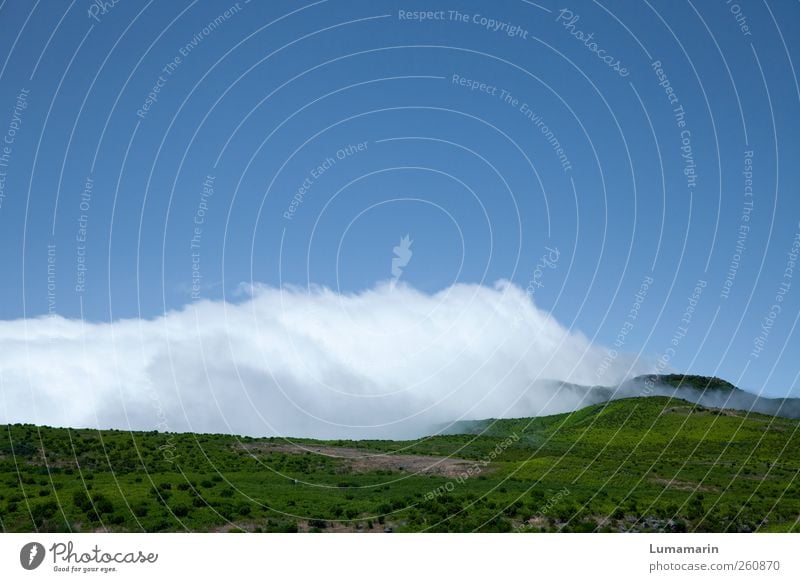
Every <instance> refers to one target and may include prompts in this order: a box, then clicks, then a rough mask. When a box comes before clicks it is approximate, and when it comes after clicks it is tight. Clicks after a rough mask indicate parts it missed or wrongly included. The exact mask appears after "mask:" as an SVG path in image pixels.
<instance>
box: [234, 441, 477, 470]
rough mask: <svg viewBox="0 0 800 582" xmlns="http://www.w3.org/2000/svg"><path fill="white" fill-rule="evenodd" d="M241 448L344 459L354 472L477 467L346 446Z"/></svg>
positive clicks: (256, 445) (257, 445) (453, 460)
mask: <svg viewBox="0 0 800 582" xmlns="http://www.w3.org/2000/svg"><path fill="white" fill-rule="evenodd" d="M240 446H241V447H242V448H243V449H244V450H246V451H247V452H249V453H252V454H257V453H260V454H267V453H273V452H274V453H285V454H290V455H302V454H305V453H310V454H313V455H323V456H326V457H330V458H333V459H339V460H341V461H342V462H344V463H345V464H346V465H347V466H348V467H349V469H350V470H351V471H353V472H356V473H367V472H369V471H378V470H383V471H401V472H404V473H413V474H417V475H438V476H442V477H457V476H459V475H461V473H464V472H465V471H467V469H469V468H470V467H473V466H474V465H475V461H468V460H466V459H457V458H453V457H434V456H430V455H398V454H391V453H374V452H368V451H361V450H358V449H351V448H346V447H327V446H302V445H292V444H288V443H242V444H241V445H240Z"/></svg>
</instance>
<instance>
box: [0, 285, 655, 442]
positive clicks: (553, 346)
mask: <svg viewBox="0 0 800 582" xmlns="http://www.w3.org/2000/svg"><path fill="white" fill-rule="evenodd" d="M605 355H606V351H605V350H604V349H603V348H601V347H597V346H593V345H592V344H591V343H590V342H589V341H588V339H587V338H586V337H585V336H584V335H582V334H581V333H580V332H577V331H573V330H569V329H566V328H565V327H564V326H562V325H561V324H560V323H559V322H557V321H556V320H555V319H554V318H553V317H552V316H551V315H550V314H549V313H547V312H545V311H543V310H541V309H538V308H537V307H536V306H535V305H534V303H533V301H532V300H531V297H530V296H529V295H527V294H526V293H525V292H524V291H523V290H522V289H520V288H519V287H518V286H516V285H513V284H511V283H509V282H506V281H501V282H498V283H497V284H495V285H494V286H491V287H490V286H482V285H469V284H456V285H453V286H451V287H448V288H446V289H444V290H442V291H440V292H437V293H433V294H428V293H424V292H421V291H419V290H416V289H414V288H411V287H408V286H404V285H393V284H381V285H378V286H376V287H375V288H373V289H370V290H367V291H364V292H361V293H357V294H341V293H337V292H334V291H332V290H330V289H326V288H314V289H310V290H309V289H305V288H303V289H300V288H281V289H278V288H274V287H267V286H256V287H252V288H250V290H249V292H248V295H247V297H246V298H245V299H244V300H242V301H238V302H236V303H232V302H226V301H210V300H203V301H198V302H194V303H192V304H190V305H187V306H186V307H184V308H182V309H180V310H177V311H173V312H169V313H167V314H166V315H164V316H162V317H158V318H155V319H128V320H120V321H115V322H112V323H90V322H84V321H81V320H74V319H67V318H64V317H60V316H53V317H42V318H36V319H27V320H13V321H3V322H0V422H3V423H17V422H25V423H35V424H43V425H49V426H70V427H99V428H119V429H131V430H160V431H176V432H183V431H197V432H215V433H234V434H246V435H254V436H255V435H270V436H272V435H282V436H306V437H317V438H409V437H415V436H420V435H424V434H429V433H430V432H431V431H433V430H435V429H436V430H438V427H441V426H442V425H447V424H448V423H452V422H456V421H458V420H462V419H476V418H487V417H510V416H531V415H541V414H551V413H556V412H563V411H566V410H571V409H574V408H575V407H579V406H580V405H581V404H582V403H583V402H584V401H585V398H582V397H580V396H576V395H575V394H573V393H570V392H568V391H564V390H560V389H559V387H558V384H556V383H553V382H549V381H548V380H553V379H556V380H562V381H567V382H574V383H581V384H593V383H595V382H596V379H597V370H599V369H601V367H604V365H603V362H602V360H603V357H604V356H605ZM647 371H648V370H647V369H646V366H644V365H640V364H639V363H637V362H636V361H634V360H633V359H631V358H627V357H620V358H618V359H617V360H616V361H615V362H614V365H613V366H612V367H611V368H610V369H605V370H604V373H603V379H604V380H605V381H610V382H621V381H622V380H624V379H626V378H628V377H631V376H633V375H635V374H637V373H642V372H647ZM585 404H588V402H585ZM585 404H584V405H585Z"/></svg>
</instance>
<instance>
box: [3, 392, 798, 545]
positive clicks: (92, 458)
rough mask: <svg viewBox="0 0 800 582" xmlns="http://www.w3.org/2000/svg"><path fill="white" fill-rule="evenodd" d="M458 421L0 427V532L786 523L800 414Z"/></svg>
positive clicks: (611, 411)
mask: <svg viewBox="0 0 800 582" xmlns="http://www.w3.org/2000/svg"><path fill="white" fill-rule="evenodd" d="M458 426H459V428H460V430H461V431H463V432H464V433H465V434H456V435H447V436H436V437H429V438H424V439H419V440H416V441H407V442H399V441H326V442H323V441H311V440H300V441H293V442H294V444H291V443H288V442H287V441H285V440H283V439H269V438H262V439H255V438H249V437H236V436H229V435H207V434H200V435H195V434H164V433H157V432H134V433H130V432H124V431H112V430H108V431H94V430H86V429H80V430H75V429H54V428H47V427H35V426H30V425H11V426H2V427H0V528H2V530H3V531H7V532H12V531H13V532H29V531H37V530H38V531H51V532H61V531H65V532H66V531H97V530H108V531H185V530H190V531H264V532H294V531H311V532H317V531H364V532H370V531H374V532H383V531H386V530H390V531H515V530H516V531H525V532H537V531H739V532H748V531H800V526H799V525H798V517H799V516H800V479H797V477H798V471H800V437H798V426H800V424H798V421H797V420H791V419H786V418H778V417H770V416H764V415H759V414H746V413H740V412H734V411H729V410H715V409H708V408H704V407H702V406H698V405H694V404H691V403H688V402H686V401H683V400H677V399H669V398H664V397H650V398H630V399H624V400H617V401H613V402H609V403H606V404H601V405H595V406H591V407H588V408H585V409H582V410H579V411H576V412H573V413H570V414H562V415H556V416H549V417H541V418H533V419H512V420H499V421H480V422H469V423H461V424H459V425H458ZM320 453H322V454H320ZM467 474H469V477H464V475H467Z"/></svg>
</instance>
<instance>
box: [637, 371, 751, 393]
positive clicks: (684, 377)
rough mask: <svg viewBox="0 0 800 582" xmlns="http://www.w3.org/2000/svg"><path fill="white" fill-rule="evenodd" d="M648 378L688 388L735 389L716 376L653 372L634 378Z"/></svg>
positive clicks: (676, 386)
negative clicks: (652, 373)
mask: <svg viewBox="0 0 800 582" xmlns="http://www.w3.org/2000/svg"><path fill="white" fill-rule="evenodd" d="M648 378H650V379H651V380H653V381H656V382H660V383H662V384H668V385H670V386H674V387H675V388H681V387H685V388H686V387H688V388H697V389H700V390H720V391H730V390H736V389H737V388H736V386H734V385H733V384H731V383H730V382H728V381H727V380H723V379H722V378H717V377H716V376H694V375H691V374H654V375H652V376H640V377H639V378H636V379H637V380H646V379H648Z"/></svg>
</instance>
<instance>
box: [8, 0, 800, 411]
mask: <svg viewBox="0 0 800 582" xmlns="http://www.w3.org/2000/svg"><path fill="white" fill-rule="evenodd" d="M91 6H93V4H92V3H90V2H85V1H76V2H73V3H71V4H68V3H65V2H47V1H45V2H37V3H35V5H34V4H33V3H30V2H22V1H13V0H9V1H6V2H4V3H3V4H2V8H0V31H2V34H0V47H1V48H0V55H3V56H4V60H3V62H2V64H0V66H2V68H1V69H0V79H2V80H1V82H0V132H3V133H4V134H5V135H6V136H7V137H8V135H9V134H8V131H7V130H9V131H10V130H11V129H12V127H13V125H12V124H16V125H17V126H19V129H14V135H13V143H12V144H10V145H9V148H10V152H8V150H7V156H8V163H7V167H2V168H0V170H2V171H5V172H6V175H5V176H4V177H5V181H4V182H3V183H2V184H3V195H4V196H3V197H2V205H1V206H0V247H2V249H3V254H2V262H3V265H2V272H3V284H2V286H0V318H2V319H5V320H12V319H19V318H23V317H36V316H41V315H46V314H47V313H48V312H55V313H58V314H60V315H63V316H65V317H69V318H78V317H81V316H83V317H84V318H85V319H87V320H91V321H109V320H117V319H120V318H132V317H141V318H148V319H150V318H153V317H156V316H158V315H160V314H163V313H164V312H165V311H169V310H173V309H178V308H181V307H182V306H184V305H186V304H188V303H191V302H192V301H193V297H192V283H193V274H195V275H196V274H198V273H199V274H200V275H201V277H200V279H199V282H200V287H199V289H195V295H196V296H197V295H199V296H201V297H203V298H208V299H223V298H224V299H227V300H230V301H237V300H239V299H240V298H241V284H242V283H245V284H248V283H263V284H267V285H271V286H285V285H295V286H300V287H307V286H310V285H321V286H327V287H330V288H332V289H335V290H338V291H339V292H341V293H354V292H361V291H364V290H368V289H371V288H373V287H374V286H375V285H376V284H378V283H380V282H385V281H388V280H389V279H390V278H391V277H392V272H391V261H392V257H393V250H392V249H393V247H394V246H396V245H397V244H398V243H399V241H400V239H401V237H403V236H405V235H406V234H408V235H409V236H410V238H411V239H413V244H412V247H411V248H412V249H413V258H412V260H411V261H409V263H408V265H407V266H405V267H404V269H403V272H402V279H403V282H404V283H406V284H408V285H411V286H413V287H415V288H417V289H419V290H421V291H424V292H427V293H433V292H436V291H439V290H442V289H445V288H447V287H449V286H450V285H452V284H454V283H457V282H464V283H482V284H485V285H489V286H491V285H493V284H494V283H495V282H496V281H498V280H503V279H506V280H511V281H513V282H515V283H517V284H518V285H519V286H520V287H522V288H526V287H528V286H529V283H530V282H531V280H532V279H535V281H536V282H537V283H538V284H540V285H541V286H531V287H530V289H531V290H532V296H533V300H534V301H535V303H536V305H537V306H539V307H540V308H542V309H545V310H547V311H549V312H551V313H552V314H553V316H554V317H555V318H556V319H557V320H558V321H559V322H561V323H562V324H563V325H564V326H565V327H567V328H570V329H572V330H576V331H579V332H581V333H583V334H584V335H586V336H587V337H588V338H590V339H592V340H593V341H595V342H597V343H598V344H601V345H605V346H610V345H612V344H613V342H614V341H615V338H617V337H618V335H619V333H620V330H621V329H626V332H627V333H626V335H625V340H624V343H623V344H622V345H620V347H619V349H620V351H621V352H629V353H632V354H640V355H642V356H643V357H645V358H649V359H651V360H653V361H657V360H658V359H659V358H662V357H663V356H664V354H667V358H668V359H669V368H670V369H675V370H680V371H687V372H693V373H702V374H714V375H718V376H722V377H725V378H727V379H729V380H731V381H734V382H735V383H737V384H739V385H741V386H742V387H745V388H747V389H750V390H754V391H759V390H762V389H763V390H764V392H765V394H770V395H786V394H787V393H792V394H794V395H798V396H800V384H798V379H797V374H798V363H797V357H796V356H797V354H798V351H799V350H800V340H798V337H797V333H796V330H795V326H796V323H797V319H798V315H800V281H799V280H798V278H800V270H798V269H797V268H794V270H792V265H791V261H790V259H791V257H790V255H789V253H790V252H791V251H792V245H793V243H794V241H795V239H796V236H798V232H800V224H799V223H800V198H798V196H797V188H798V183H799V181H798V166H797V163H796V160H797V159H798V154H800V152H798V142H797V137H796V136H797V135H800V127H798V126H799V125H800V116H798V106H800V90H798V85H797V80H796V77H795V71H794V63H797V62H798V61H800V50H799V49H798V43H797V38H796V35H793V34H792V33H793V31H794V26H795V25H796V24H797V22H798V21H799V20H798V19H800V5H798V4H797V3H783V2H772V3H769V4H757V3H752V4H750V3H748V4H746V5H745V4H744V3H742V5H741V7H739V6H738V5H736V4H733V3H726V2H723V1H720V2H714V3H701V2H694V3H690V2H664V1H662V2H651V3H649V4H648V3H647V2H643V3H641V4H637V5H636V8H635V9H634V8H632V7H630V6H631V5H628V4H626V5H625V7H624V8H623V7H621V5H620V3H614V4H613V5H612V3H596V2H573V3H571V4H569V5H567V6H564V5H561V4H554V3H552V2H547V1H543V2H540V3H537V4H533V3H530V2H524V1H521V0H520V1H509V2H502V3H491V4H489V3H486V2H459V3H457V10H458V11H459V12H460V13H461V15H463V18H462V16H458V17H457V16H456V15H455V14H454V13H453V12H452V11H453V10H455V8H452V6H451V5H449V4H446V3H435V2H381V1H377V2H375V1H373V2H337V1H328V2H324V1H323V2H316V3H307V4H306V3H303V2H287V1H276V2H263V3H261V2H255V1H253V2H250V3H245V2H240V3H238V4H235V3H231V4H228V3H225V2H218V3H200V2H168V3H164V2H162V3H155V2H151V3H148V4H145V3H134V2H119V3H118V4H116V5H114V6H113V7H111V8H109V9H108V10H107V11H106V12H105V13H101V12H100V11H99V10H95V9H92V8H91ZM734 6H736V7H737V8H733V7H734ZM231 7H234V8H233V9H232V10H231V11H230V12H228V13H227V16H225V12H226V10H228V9H229V8H231ZM91 10H95V16H94V17H92V16H90V14H89V11H91ZM414 11H429V12H431V13H432V14H429V15H428V16H430V17H431V18H430V19H428V20H426V21H423V22H420V21H419V20H418V19H415V18H416V17H415V16H414V15H413V14H411V13H413V12H414ZM737 16H738V20H737ZM576 17H577V19H576ZM484 18H485V19H491V20H492V21H493V22H496V23H497V25H496V26H493V25H492V22H489V21H488V20H484ZM215 20H216V22H217V24H215V25H211V26H210V27H209V24H210V23H212V22H214V21H215ZM743 27H744V28H743ZM493 28H496V30H493ZM512 31H513V32H512ZM509 33H511V34H509ZM590 33H593V36H592V38H591V39H588V40H587V36H588V35H589V34H590ZM606 56H608V57H609V60H612V61H613V62H612V66H609V65H608V64H607V63H606V62H604V60H603V59H602V58H601V57H606ZM176 57H177V58H179V60H177V61H176ZM617 61H619V63H620V64H619V65H618V66H617V67H616V69H618V70H615V67H614V66H613V64H614V63H616V62H617ZM655 62H659V63H660V66H658V65H654V63H655ZM170 63H172V67H171V68H170V66H169V65H170ZM165 67H166V69H165ZM657 70H660V71H663V75H661V76H660V75H659V72H658V71H657ZM621 71H624V73H625V74H624V75H623V74H620V72H621ZM462 79H464V80H465V81H463V82H462V81H461V80H462ZM667 82H668V86H669V87H670V88H671V90H672V91H674V93H673V95H674V97H672V98H673V100H674V102H673V103H670V101H669V98H670V95H669V94H668V93H667V91H666V87H667ZM481 84H483V87H481ZM471 87H473V88H471ZM156 89H158V91H157V92H155V90H156ZM21 92H22V93H23V95H24V98H23V99H22V100H20V99H19V98H18V96H19V95H20V93H21ZM149 94H153V96H154V97H155V100H152V99H150V101H149V105H150V106H149V108H147V109H145V108H146V105H147V104H148V95H149ZM20 102H23V103H24V104H25V106H24V107H23V106H22V105H20ZM15 106H17V108H16V110H17V113H18V115H16V116H15ZM679 107H680V108H682V110H683V112H684V113H685V117H681V116H680V115H677V114H676V111H675V110H676V108H679ZM681 121H682V122H683V123H685V125H680V124H679V122H681ZM543 125H544V126H546V128H545V129H547V130H549V132H548V131H544V129H543ZM554 140H557V146H556V145H555V142H554ZM359 144H361V145H360V146H359ZM556 147H560V148H561V150H562V151H561V153H560V154H559V153H558V152H557V151H556ZM747 152H752V158H748V156H749V154H748V153H747ZM746 158H747V159H749V160H750V161H751V162H752V164H751V165H750V164H749V162H748V161H747V160H746ZM565 166H566V167H565ZM750 168H752V196H749V195H747V194H746V191H745V187H746V183H745V179H746V176H745V175H744V174H743V171H745V169H750ZM687 171H688V173H689V175H688V176H687ZM209 176H211V177H212V179H211V180H210V181H209V178H208V177H209ZM87 178H90V179H91V183H92V188H91V196H90V197H88V199H86V198H84V199H83V202H84V204H83V206H82V197H81V196H82V193H83V192H84V191H85V189H86V182H87ZM204 182H205V183H213V193H211V192H210V191H208V190H207V191H206V192H205V193H204ZM304 184H305V185H306V186H305V188H304V192H303V193H302V198H301V199H299V200H300V201H299V202H298V198H295V197H296V196H298V191H299V190H300V189H301V188H303V186H304ZM748 192H749V191H748ZM293 200H295V202H296V203H295V205H294V206H292V201H293ZM750 202H752V207H750V206H749V203H750ZM287 213H288V217H287ZM743 214H745V215H746V216H747V218H743ZM198 221H199V222H198ZM743 225H744V226H746V227H747V228H746V229H744V230H743V229H742V227H743ZM196 229H199V232H198V230H196ZM84 231H85V232H84ZM742 232H746V235H744V238H740V237H741V236H742V234H741V233H742ZM84 235H85V238H86V241H85V243H84V242H82V241H79V240H78V238H83V236H84ZM193 236H195V237H196V240H195V243H196V244H195V248H193V247H192V244H191V241H192V237H193ZM737 240H742V241H743V244H744V249H743V251H742V252H741V260H740V261H738V266H737V267H736V268H734V269H733V271H734V272H735V276H734V277H733V278H732V280H731V281H732V282H731V283H730V290H729V293H725V292H724V289H725V285H726V278H728V277H729V273H730V270H731V265H732V260H733V257H734V254H735V253H736V252H737ZM48 245H54V246H55V251H54V255H52V256H54V257H55V265H56V267H55V273H56V274H55V287H54V290H53V289H52V288H51V295H50V297H48V272H47V267H48ZM548 247H549V248H551V249H552V248H555V249H558V251H559V259H558V261H557V262H556V263H555V264H553V265H552V266H550V267H546V268H544V269H539V271H538V274H537V275H534V273H537V263H538V262H539V261H540V259H541V257H542V256H543V254H545V253H547V252H548V251H547V250H546V248H548ZM84 253H85V254H84ZM193 253H196V254H195V255H194V257H193ZM83 266H85V271H81V270H80V269H82V268H83ZM787 268H788V270H787ZM84 276H85V287H84V288H83V289H82V290H80V291H76V283H78V282H79V281H82V280H83V279H82V277H84ZM648 278H652V281H653V282H652V285H650V287H649V289H648V290H647V293H646V298H644V301H643V302H642V305H641V309H640V311H639V313H638V316H637V318H636V319H635V321H634V320H632V319H631V318H630V317H628V314H629V312H630V310H631V309H632V307H633V305H634V304H635V303H636V301H637V299H636V294H637V291H638V290H639V289H640V287H641V285H642V282H643V281H644V280H648ZM197 281H198V279H197V278H196V277H195V282H197ZM698 282H701V284H700V286H701V290H702V292H701V293H700V294H699V298H697V300H696V301H694V300H693V301H690V297H691V296H692V294H693V293H695V291H694V290H695V288H696V287H698ZM787 284H788V287H787ZM781 285H783V286H784V287H783V288H784V289H788V291H787V292H786V293H785V295H780V297H781V300H778V299H776V296H777V295H779V294H780V290H781ZM774 305H779V309H780V311H779V312H777V310H775V309H774V308H773V306H774ZM690 308H691V309H690ZM692 310H693V311H692ZM687 311H688V312H690V313H689V315H690V317H688V318H687V317H686V314H687ZM770 313H774V315H775V316H774V317H771V316H770ZM765 319H766V321H765ZM626 322H629V325H628V324H627V323H626ZM687 322H688V325H687ZM681 327H683V328H685V329H684V330H683V331H681V329H680V328H681ZM676 337H678V339H677V340H675V338H676ZM759 338H761V339H760V340H759ZM673 340H675V341H674V342H673ZM759 342H760V343H759ZM757 346H760V349H757V350H756V347H757ZM754 350H755V353H754ZM664 361H666V360H664Z"/></svg>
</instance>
